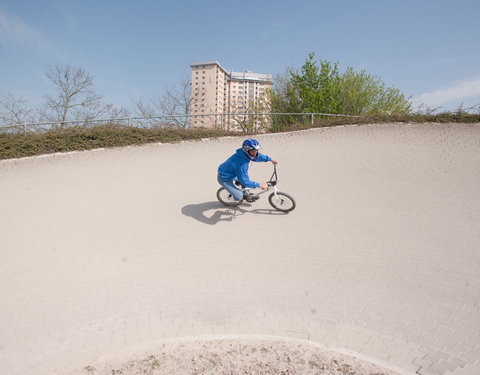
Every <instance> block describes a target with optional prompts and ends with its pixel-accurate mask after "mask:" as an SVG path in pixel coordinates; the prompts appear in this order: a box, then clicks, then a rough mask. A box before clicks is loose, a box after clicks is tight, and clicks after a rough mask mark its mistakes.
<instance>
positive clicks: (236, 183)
mask: <svg viewBox="0 0 480 375" xmlns="http://www.w3.org/2000/svg"><path fill="white" fill-rule="evenodd" d="M233 183H234V184H235V185H237V186H239V187H241V188H242V189H244V188H245V185H243V184H242V183H241V182H240V181H238V180H234V181H233Z"/></svg>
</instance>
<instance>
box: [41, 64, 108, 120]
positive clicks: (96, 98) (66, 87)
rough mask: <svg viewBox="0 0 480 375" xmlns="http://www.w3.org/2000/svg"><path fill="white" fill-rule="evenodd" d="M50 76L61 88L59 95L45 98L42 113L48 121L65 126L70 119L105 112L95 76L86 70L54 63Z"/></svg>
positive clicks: (48, 75) (84, 117)
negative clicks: (96, 88)
mask: <svg viewBox="0 0 480 375" xmlns="http://www.w3.org/2000/svg"><path fill="white" fill-rule="evenodd" d="M46 77H47V78H48V79H49V80H50V82H52V83H53V85H54V86H55V89H56V91H57V92H56V96H51V95H47V96H46V97H45V100H46V103H45V106H44V108H43V111H42V115H43V117H44V118H45V119H46V120H47V121H52V122H59V123H60V126H63V125H64V124H65V122H66V121H68V120H83V119H91V118H98V116H99V115H100V114H103V113H104V112H105V108H104V106H105V105H104V104H102V102H101V100H102V96H101V95H98V94H96V93H95V91H94V90H93V78H92V76H91V75H90V74H88V73H87V72H86V71H85V70H83V69H81V68H73V67H71V66H70V65H65V66H53V67H52V66H50V67H48V70H47V73H46Z"/></svg>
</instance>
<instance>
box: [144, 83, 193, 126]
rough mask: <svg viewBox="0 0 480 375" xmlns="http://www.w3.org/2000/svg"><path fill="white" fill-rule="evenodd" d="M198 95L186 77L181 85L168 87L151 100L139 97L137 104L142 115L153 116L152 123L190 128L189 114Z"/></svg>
mask: <svg viewBox="0 0 480 375" xmlns="http://www.w3.org/2000/svg"><path fill="white" fill-rule="evenodd" d="M196 95H197V94H195V93H194V94H193V95H192V90H191V82H190V80H189V79H188V78H186V79H184V80H182V82H181V83H180V86H174V87H172V88H169V89H167V90H166V91H165V93H164V94H163V95H162V96H160V97H158V98H152V99H149V100H145V99H139V100H137V101H136V103H135V105H136V107H137V110H138V112H139V113H140V115H141V116H144V117H152V119H151V120H150V124H152V125H156V126H174V127H179V128H188V127H189V126H190V121H189V117H188V116H189V115H190V113H191V110H192V103H193V101H194V98H195V96H196ZM155 117H156V118H155Z"/></svg>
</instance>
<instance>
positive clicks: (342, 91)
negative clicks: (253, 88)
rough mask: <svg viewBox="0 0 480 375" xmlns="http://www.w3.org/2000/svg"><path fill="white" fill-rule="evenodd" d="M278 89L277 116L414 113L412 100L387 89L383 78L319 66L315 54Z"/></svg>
mask: <svg viewBox="0 0 480 375" xmlns="http://www.w3.org/2000/svg"><path fill="white" fill-rule="evenodd" d="M274 87H275V89H274V91H273V92H272V93H271V95H272V109H273V111H274V112H289V113H292V112H300V113H331V114H349V115H359V114H379V113H402V114H404V113H410V112H411V103H410V101H409V100H408V98H406V97H405V95H404V94H402V93H401V92H400V91H399V90H398V89H395V88H391V87H387V86H386V85H385V83H383V82H382V81H381V80H380V78H378V77H375V76H372V75H370V74H367V73H366V72H365V70H362V71H360V72H356V71H354V70H353V69H352V68H347V69H346V70H345V72H344V73H340V72H339V65H338V63H331V62H329V61H327V60H320V61H319V62H317V61H316V60H315V54H314V53H310V54H309V55H308V58H307V59H306V60H305V63H304V65H303V66H302V67H301V68H300V70H299V71H298V72H297V71H294V70H293V69H288V70H287V73H286V74H285V75H284V76H283V77H282V78H281V80H280V85H277V83H275V86H274ZM297 119H298V117H297ZM273 124H274V125H275V121H274V123H273Z"/></svg>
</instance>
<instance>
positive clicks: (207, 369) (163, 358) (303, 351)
mask: <svg viewBox="0 0 480 375" xmlns="http://www.w3.org/2000/svg"><path fill="white" fill-rule="evenodd" d="M84 373H85V374H88V373H93V374H105V375H107V374H122V375H134V374H152V375H153V374H159V375H160V374H165V375H167V374H178V375H187V374H188V375H190V374H195V375H196V374H204V375H217V374H218V375H237V374H238V375H240V374H242V375H245V374H248V375H255V374H257V375H260V374H262V375H293V374H302V375H320V374H323V375H398V373H397V372H394V371H391V370H387V369H385V368H382V367H381V366H378V365H374V364H372V363H369V362H367V361H365V360H361V359H358V358H355V357H353V356H349V355H346V354H342V353H338V352H334V351H331V350H327V349H325V348H319V347H315V346H313V345H311V343H308V342H301V341H299V340H281V339H273V338H269V339H266V338H252V337H243V338H224V339H217V340H214V339H210V340H202V339H190V340H181V341H175V342H168V343H165V344H162V345H159V347H158V349H157V350H156V351H153V352H148V353H144V354H143V356H138V355H137V356H132V357H131V358H130V359H129V360H128V361H124V362H120V363H118V362H117V363H115V362H114V361H108V360H105V361H104V362H103V363H102V362H100V361H99V362H98V363H97V364H95V365H90V366H87V367H86V368H84Z"/></svg>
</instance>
